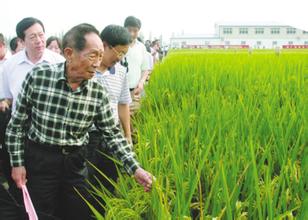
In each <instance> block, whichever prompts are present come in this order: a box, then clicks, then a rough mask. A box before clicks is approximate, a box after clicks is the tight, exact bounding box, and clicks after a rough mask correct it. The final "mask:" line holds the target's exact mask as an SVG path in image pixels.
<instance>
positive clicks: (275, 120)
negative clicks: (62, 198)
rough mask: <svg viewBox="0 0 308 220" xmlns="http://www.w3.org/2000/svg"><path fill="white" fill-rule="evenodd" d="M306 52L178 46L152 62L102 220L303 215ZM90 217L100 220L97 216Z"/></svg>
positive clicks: (307, 213)
mask: <svg viewBox="0 0 308 220" xmlns="http://www.w3.org/2000/svg"><path fill="white" fill-rule="evenodd" d="M307 106H308V51H307V50H306V51H301V52H298V51H289V52H288V51H281V53H279V54H278V53H276V52H275V51H252V52H251V53H249V52H247V51H233V50H232V51H206V50H198V51H193V50H183V51H181V50H178V51H171V52H170V53H169V54H168V56H167V57H166V58H165V59H164V60H163V61H162V62H161V63H160V64H158V65H156V67H155V69H154V71H153V73H152V75H151V79H150V82H149V84H148V86H147V88H146V96H145V98H144V99H143V100H142V105H141V109H140V112H139V113H138V114H137V116H136V118H135V120H134V125H135V128H136V129H137V131H138V137H137V139H138V144H137V145H135V146H134V148H135V151H136V153H137V156H138V159H139V160H140V162H141V164H143V166H144V168H145V169H147V170H149V171H150V172H152V173H153V175H154V176H155V177H156V181H155V182H154V185H153V190H152V192H151V193H144V192H143V188H142V187H140V186H138V185H137V184H136V183H135V182H134V180H133V178H128V177H127V176H125V175H124V176H121V177H120V179H119V181H118V182H117V183H116V188H117V190H116V196H113V195H110V194H109V193H108V192H106V190H104V189H103V188H102V189H98V190H97V191H96V193H97V194H98V195H99V196H101V197H102V198H104V199H105V200H106V205H105V206H106V215H105V217H104V218H106V219H134V220H135V219H136V220H138V219H150V220H151V219H158V220H161V219H162V220H164V219H166V220H168V219H228V220H229V219H308V196H307V195H308V140H307V139H308V132H307V130H308V127H307V118H308V110H307ZM96 216H97V218H98V219H103V217H102V216H100V214H99V213H96Z"/></svg>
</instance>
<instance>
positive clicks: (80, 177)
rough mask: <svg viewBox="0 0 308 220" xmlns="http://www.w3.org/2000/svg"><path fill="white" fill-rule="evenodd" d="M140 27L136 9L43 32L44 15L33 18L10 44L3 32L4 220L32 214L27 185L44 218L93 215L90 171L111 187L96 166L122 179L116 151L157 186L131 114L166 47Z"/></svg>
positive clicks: (0, 211) (141, 178)
mask: <svg viewBox="0 0 308 220" xmlns="http://www.w3.org/2000/svg"><path fill="white" fill-rule="evenodd" d="M140 29H141V21H140V20H139V19H138V18H136V17H134V16H129V17H127V18H126V19H125V21H124V25H123V26H121V25H108V26H106V27H105V28H104V29H103V30H102V31H98V30H97V29H96V28H95V27H94V26H93V25H91V24H87V23H83V24H79V25H76V26H74V27H72V28H71V29H70V30H68V31H67V32H66V33H65V35H64V36H63V38H62V39H60V38H58V37H55V36H51V37H49V38H48V39H47V40H46V36H45V27H44V24H43V22H42V21H40V20H39V19H37V18H33V17H27V18H24V19H22V20H21V21H20V22H18V24H17V25H16V35H17V36H16V37H14V38H13V39H11V41H10V42H9V44H8V43H7V42H6V41H5V39H4V36H3V35H2V34H0V141H1V142H0V181H1V185H0V219H6V220H10V219H14V220H15V219H16V220H19V219H28V216H27V213H26V210H25V207H24V204H23V197H22V190H21V189H22V188H24V187H25V186H26V187H27V189H28V191H29V194H30V196H31V199H32V202H33V205H34V208H35V210H36V212H37V215H38V218H39V219H67V220H72V219H76V220H78V219H80V220H86V219H93V217H92V214H91V210H90V208H89V207H88V206H87V204H86V203H85V202H84V201H83V199H82V198H81V196H80V195H79V194H81V195H82V196H83V197H84V198H86V199H87V200H88V201H90V202H93V203H95V201H97V199H99V198H95V199H93V197H92V196H91V195H90V194H89V191H88V187H89V186H88V184H87V182H88V181H87V180H89V181H90V182H91V183H92V184H94V185H97V186H99V185H100V184H103V185H104V186H105V187H106V189H108V190H109V191H110V192H111V193H113V191H114V188H113V186H112V184H110V181H108V180H106V178H103V177H102V176H101V175H99V174H98V171H97V169H95V168H94V167H93V166H92V165H95V167H96V168H98V169H99V170H100V171H102V172H103V173H105V175H106V176H107V177H108V178H110V179H112V180H114V181H116V180H117V177H118V172H119V170H122V168H121V167H120V169H119V168H118V165H117V164H118V163H115V162H114V160H111V159H110V156H113V157H115V158H116V159H117V160H119V161H120V162H121V163H122V166H123V170H125V171H126V172H127V173H128V175H131V176H134V178H135V180H136V181H137V182H138V183H139V184H140V185H141V186H143V187H144V190H145V191H146V192H148V191H150V190H151V187H152V182H153V179H154V177H153V176H152V174H151V173H150V172H148V171H146V170H144V169H143V168H142V165H141V164H140V163H139V162H138V160H137V158H136V155H135V153H134V149H133V143H134V142H135V141H134V139H133V138H132V129H133V128H132V125H131V118H132V117H134V114H135V112H136V111H137V110H138V109H139V107H140V99H141V96H142V95H143V94H144V86H145V84H146V82H147V81H148V80H149V75H150V73H151V71H152V69H153V67H154V65H155V63H157V62H159V60H160V58H161V57H160V56H161V50H160V42H159V41H158V40H155V41H153V42H150V41H146V42H145V43H143V42H142V41H141V40H140V39H139V38H138V36H139V31H140ZM8 45H9V47H10V51H11V55H9V51H8ZM102 152H103V154H102ZM103 155H106V156H103ZM76 190H77V191H78V193H77V192H76ZM101 202H103V201H101ZM96 207H100V208H101V206H96ZM98 209H99V208H98ZM99 211H100V212H102V213H103V212H104V210H103V209H102V208H101V210H99Z"/></svg>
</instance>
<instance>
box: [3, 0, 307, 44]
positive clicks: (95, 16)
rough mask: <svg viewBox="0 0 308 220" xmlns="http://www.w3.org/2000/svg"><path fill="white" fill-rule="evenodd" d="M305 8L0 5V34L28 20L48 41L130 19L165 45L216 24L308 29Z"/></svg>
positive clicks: (7, 0) (182, 0)
mask: <svg viewBox="0 0 308 220" xmlns="http://www.w3.org/2000/svg"><path fill="white" fill-rule="evenodd" d="M75 2H76V3H75ZM307 8H308V1H307V0H288V1H287V0H177V1H175V0H169V1H168V0H156V1H146V0H143V1H142V0H125V1H124V0H109V1H106V0H87V1H82V0H75V1H73V0H49V1H44V0H40V1H39V0H23V1H21V0H20V1H16V0H15V1H14V0H1V4H0V16H1V17H0V32H2V33H3V34H5V35H6V36H8V37H11V36H13V35H15V27H16V24H17V22H18V21H20V20H21V19H22V18H24V17H28V16H33V17H37V18H39V19H40V20H42V21H43V23H44V25H45V28H46V33H47V36H49V35H51V34H56V33H61V32H65V31H67V30H68V29H69V28H71V27H72V26H74V25H76V24H79V23H82V22H88V23H91V24H93V25H95V26H96V27H97V28H98V29H99V31H101V30H102V29H103V28H104V27H105V26H106V25H108V24H119V25H123V22H124V19H125V18H126V17H127V16H129V15H134V16H136V17H138V18H140V19H141V21H142V32H143V34H144V36H145V38H146V39H147V38H149V37H150V36H151V37H152V39H154V38H159V37H160V35H162V36H163V39H164V41H168V39H169V37H170V36H171V34H172V33H182V32H184V33H190V34H213V33H214V25H215V23H216V22H245V23H247V22H254V23H255V22H278V23H282V24H286V25H293V26H295V27H297V28H300V29H305V30H308V12H307V11H308V10H307ZM150 33H152V34H151V35H150Z"/></svg>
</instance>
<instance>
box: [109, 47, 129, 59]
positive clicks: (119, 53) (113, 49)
mask: <svg viewBox="0 0 308 220" xmlns="http://www.w3.org/2000/svg"><path fill="white" fill-rule="evenodd" d="M109 48H110V49H111V50H112V51H113V52H114V53H115V54H116V56H117V57H118V58H119V60H122V58H123V57H124V56H125V54H126V53H124V52H122V51H121V52H119V51H117V50H116V49H115V48H114V47H112V46H110V47H109Z"/></svg>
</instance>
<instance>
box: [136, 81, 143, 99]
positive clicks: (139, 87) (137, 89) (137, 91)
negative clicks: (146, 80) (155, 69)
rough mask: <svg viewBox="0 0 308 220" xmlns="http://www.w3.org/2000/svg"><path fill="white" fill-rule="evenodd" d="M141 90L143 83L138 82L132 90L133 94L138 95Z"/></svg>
mask: <svg viewBox="0 0 308 220" xmlns="http://www.w3.org/2000/svg"><path fill="white" fill-rule="evenodd" d="M142 91H143V83H142V82H140V83H138V85H137V87H136V88H135V90H134V95H135V96H140V94H141V92H142Z"/></svg>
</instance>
